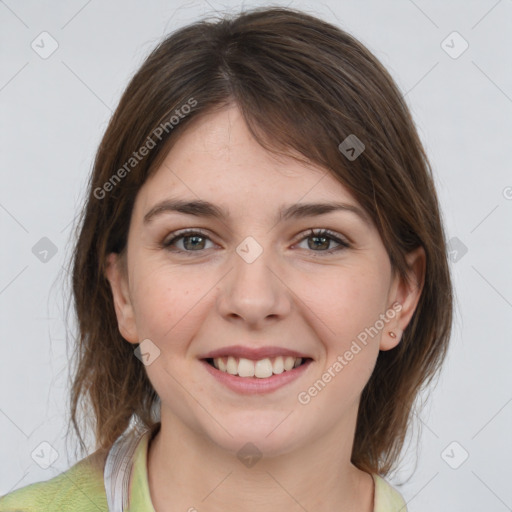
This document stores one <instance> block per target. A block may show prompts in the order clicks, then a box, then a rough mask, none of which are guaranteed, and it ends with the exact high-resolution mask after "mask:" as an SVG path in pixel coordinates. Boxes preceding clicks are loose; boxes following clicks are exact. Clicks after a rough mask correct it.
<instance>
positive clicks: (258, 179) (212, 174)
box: [136, 106, 357, 214]
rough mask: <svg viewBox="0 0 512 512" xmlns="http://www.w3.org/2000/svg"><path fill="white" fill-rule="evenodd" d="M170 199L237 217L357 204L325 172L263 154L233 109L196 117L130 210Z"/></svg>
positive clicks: (317, 168) (342, 187)
mask: <svg viewBox="0 0 512 512" xmlns="http://www.w3.org/2000/svg"><path fill="white" fill-rule="evenodd" d="M171 195H172V196H173V197H180V196H185V197H187V198H188V199H196V200H204V201H209V202H212V203H215V204H218V205H219V206H225V207H226V208H229V210H231V209H235V210H236V211H237V213H238V214H241V213H247V212H252V213H253V214H254V213H257V212H258V211H259V210H262V209H264V210H265V211H269V210H275V209H277V208H280V206H281V205H283V204H290V203H297V202H301V201H304V202H313V201H319V200H323V201H345V202H347V203H351V204H354V205H356V204H357V202H356V200H355V198H354V197H353V196H352V194H350V192H349V191H348V190H347V189H346V187H344V186H343V185H342V184H341V183H340V182H339V181H338V180H337V179H336V178H335V177H334V176H333V175H332V173H331V172H330V171H328V170H327V169H324V168H321V167H319V166H317V165H314V164H312V163H310V164H308V163H305V162H300V161H298V160H296V159H294V158H292V157H291V156H284V155H276V154H274V153H271V152H269V151H267V150H266V149H265V148H263V147H262V146H261V145H260V144H259V143H258V142H257V141H256V140H255V139H254V138H253V136H252V134H251V133H250V131H249V129H248V127H247V125H246V123H245V121H244V119H243V117H242V114H241V113H240V111H239V110H238V108H237V107H236V106H231V107H229V108H225V109H223V110H221V111H218V112H215V113H210V114H206V115H204V116H202V117H201V118H199V119H198V120H197V122H194V123H193V124H192V125H190V127H188V128H187V129H186V130H185V131H184V132H183V134H181V135H180V137H179V138H178V139H177V141H176V143H175V144H174V146H173V147H172V149H171V150H170V152H169V153H168V154H167V156H166V158H165V160H164V161H163V163H162V165H161V166H160V167H159V168H158V169H157V170H156V171H155V173H154V174H153V175H152V176H151V177H150V178H148V180H147V181H146V183H145V184H144V186H143V187H142V188H141V190H140V191H139V194H138V197H137V201H136V207H138V208H139V209H140V208H143V209H147V208H148V207H150V206H151V205H152V204H154V203H155V202H158V201H162V200H164V199H166V198H168V197H169V196H171Z"/></svg>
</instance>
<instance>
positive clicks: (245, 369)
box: [213, 356, 302, 379]
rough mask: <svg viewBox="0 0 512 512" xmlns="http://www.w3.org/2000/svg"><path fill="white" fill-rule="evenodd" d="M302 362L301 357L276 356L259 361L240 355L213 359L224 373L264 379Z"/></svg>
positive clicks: (215, 364) (291, 368) (214, 363)
mask: <svg viewBox="0 0 512 512" xmlns="http://www.w3.org/2000/svg"><path fill="white" fill-rule="evenodd" d="M301 364H302V358H301V357H292V356H286V357H284V356H277V357H275V358H272V359H270V358H268V357H267V358H265V359H260V360H259V361H252V360H251V359H245V358H244V357H240V358H239V359H237V358H235V357H233V356H229V357H228V358H225V357H216V358H215V359H214V360H213V366H215V368H217V369H218V370H220V371H221V372H224V373H229V374H231V375H238V376H239V377H257V378H258V379H266V378H268V377H271V376H272V375H279V374H280V373H283V372H284V371H290V370H293V369H294V368H297V366H300V365H301Z"/></svg>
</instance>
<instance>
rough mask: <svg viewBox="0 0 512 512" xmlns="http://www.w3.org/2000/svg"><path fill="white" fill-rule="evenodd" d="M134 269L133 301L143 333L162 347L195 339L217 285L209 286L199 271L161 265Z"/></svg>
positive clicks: (147, 264)
mask: <svg viewBox="0 0 512 512" xmlns="http://www.w3.org/2000/svg"><path fill="white" fill-rule="evenodd" d="M134 268H136V270H135V272H134V275H133V280H134V283H135V287H134V293H133V297H132V300H133V304H134V311H135V321H136V324H137V329H138V330H139V332H141V333H142V334H143V335H144V336H145V337H147V338H150V339H152V340H153V341H155V343H157V344H158V345H159V346H162V347H163V346H165V345H166V344H168V343H169V341H173V342H176V341H177V340H179V339H184V338H186V337H187V336H189V335H192V334H193V331H194V330H195V329H197V325H198V323H199V318H198V315H199V314H200V313H201V311H202V309H203V308H204V305H205V304H206V303H207V302H208V299H209V296H208V293H207V292H208V290H209V289H211V288H212V286H213V283H214V282H215V281H214V280H212V283H211V284H210V285H209V284H208V281H207V280H206V279H205V278H204V272H201V271H200V270H199V269H198V270H197V271H195V272H192V271H190V270H187V271H183V270H178V268H177V267H175V268H172V267H170V266H169V265H165V264H162V263H161V262H158V263H155V264H153V265H152V264H151V262H150V261H147V262H145V263H144V265H142V264H141V265H139V266H138V267H137V265H134Z"/></svg>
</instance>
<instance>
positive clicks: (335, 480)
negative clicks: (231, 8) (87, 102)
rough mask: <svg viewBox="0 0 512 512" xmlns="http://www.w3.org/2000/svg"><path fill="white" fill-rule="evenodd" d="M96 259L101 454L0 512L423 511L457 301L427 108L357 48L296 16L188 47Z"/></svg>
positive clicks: (108, 160)
mask: <svg viewBox="0 0 512 512" xmlns="http://www.w3.org/2000/svg"><path fill="white" fill-rule="evenodd" d="M73 257H74V260H73V291H74V300H75V308H76V312H77V318H78V326H79V330H80V337H79V345H78V347H77V352H76V356H77V371H76V376H75V380H74V385H73V389H72V409H71V412H72V421H73V425H74V427H75V429H76V431H77V433H78V435H79V437H80V435H81V434H80V427H79V421H78V420H79V413H80V411H81V409H80V407H81V406H85V405H87V404H89V406H90V409H89V415H90V416H89V417H90V418H92V419H93V426H94V429H95V434H96V439H97V450H96V451H95V452H94V453H93V454H92V455H90V456H89V457H86V458H84V459H83V460H81V461H80V462H79V463H77V464H76V465H75V466H73V467H72V468H70V469H69V470H68V471H66V472H64V473H62V474H60V475H58V476H57V477H55V478H53V479H51V480H49V481H48V482H40V483H37V484H32V485H30V486H27V487H25V488H22V489H19V490H17V491H15V492H13V493H11V494H10V495H7V496H6V497H4V498H2V499H0V510H13V509H15V508H17V509H23V510H40V509H44V510H65V509H67V510H92V509H93V508H94V507H95V508H97V509H98V510H107V509H109V510H112V511H117V510H137V511H146V510H147V511H151V510H156V511H158V512H167V511H171V510H172V511H175V510H189V511H193V510H199V511H201V510H212V511H213V510H221V509H222V510H234V509H237V510H250V511H258V512H259V511H268V510H281V509H282V508H283V507H286V508H288V509H292V510H315V511H321V510H325V511H328V510H329V511H331V510H354V511H355V510H357V511H359V512H361V511H363V512H371V511H375V512H388V511H395V510H406V506H405V501H404V500H403V498H402V496H401V495H400V493H399V492H398V491H397V490H396V489H394V488H393V487H392V486H391V485H390V484H389V483H388V482H386V480H385V479H384V476H385V475H386V474H388V473H389V472H390V470H391V469H392V468H393V467H395V466H396V464H397V462H398V457H399V455H400V451H401V448H402V445H403V441H404V438H405V435H406V433H407V428H408V425H409V422H410V418H411V408H412V405H413V403H414V400H415V398H416V396H417V394H418V392H419V390H420V389H421V388H422V386H424V385H426V384H427V383H428V382H429V381H430V380H431V379H432V377H433V376H434V375H435V373H436V372H437V371H438V369H439V368H440V365H441V363H442V361H443V359H444V356H445V353H446V350H447V345H448V340H449V335H450V327H451V319H452V289H451V281H450V275H449V270H448V263H447V257H446V247H445V236H444V231H443V226H442V223H441V217H440V212H439V205H438V200H437V196H436V192H435V188H434V184H433V179H432V174H431V170H430V166H429V164H428V160H427V157H426V155H425V153H424V150H423V148H422V145H421V143H420V140H419V138H418V135H417V132H416V129H415V127H414V124H413V121H412V119H411V116H410V113H409V111H408V109H407V106H406V105H405V103H404V101H403V99H402V97H401V95H400V92H399V90H398V88H397V86H396V84H395V83H394V82H393V80H392V78H391V77H390V75H389V74H388V72H387V71H386V70H385V69H384V68H383V66H382V65H381V64H380V63H379V61H378V60H377V59H376V58H375V56H373V55H372V54H371V53H370V52H369V51H368V50H367V49H366V48H365V47H364V46H363V45H362V44H361V43H359V42H358V41H357V40H355V39H354V38H353V37H352V36H350V35H349V34H347V33H345V32H344V31H342V30H340V29H339V28H337V27H335V26H333V25H331V24H329V23H326V22H324V21H321V20H319V19H317V18H314V17H312V16H310V15H307V14H305V13H302V12H300V11H296V10H291V9H285V8H269V9H256V10H253V11H249V12H245V13H243V14H241V15H239V16H238V17H236V18H234V19H228V18H225V19H221V20H219V21H217V22H206V21H202V22H198V23H194V24H192V25H190V26H187V27H185V28H182V29H180V30H178V31H177V32H175V33H173V34H171V35H170V36H169V37H168V38H167V39H166V40H165V41H163V42H162V43H161V44H160V45H159V46H158V47H157V48H156V49H155V50H154V51H153V52H152V53H151V55H150V56H149V57H148V58H147V60H146V61H145V62H144V64H143V65H142V67H141V68H140V70H139V71H138V72H137V74H136V75H135V76H134V77H133V79H132V81H131V82H130V84H129V86H128V88H127V89H126V91H125V93H124V95H123V97H122V98H121V101H120V103H119V106H118V108H117V110H116V112H115V113H114V115H113V117H112V119H111V121H110V124H109V126H108V128H107V131H106V133H105V135H104V138H103V140H102V142H101V144H100V147H99V150H98V153H97V156H96V161H95V165H94V171H93V174H92V177H91V181H90V186H89V194H88V199H87V204H86V206H85V209H84V212H83V218H82V222H81V230H80V234H79V238H78V241H77V243H76V248H75V251H74V255H73ZM85 412H87V410H85ZM80 440H81V442H82V447H84V445H83V441H82V438H81V437H80ZM92 504H94V507H93V505H92Z"/></svg>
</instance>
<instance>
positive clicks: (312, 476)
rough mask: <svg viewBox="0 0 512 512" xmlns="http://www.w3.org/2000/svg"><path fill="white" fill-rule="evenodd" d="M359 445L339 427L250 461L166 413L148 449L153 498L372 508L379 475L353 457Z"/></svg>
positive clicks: (257, 506)
mask: <svg viewBox="0 0 512 512" xmlns="http://www.w3.org/2000/svg"><path fill="white" fill-rule="evenodd" d="M162 414H164V413H163V411H162ZM351 448H352V438H350V439H347V438H346V437H345V438H343V437H342V436H340V433H339V432H332V433H328V434H327V435H324V436H321V438H320V439H318V440H317V441H316V442H313V443H309V444H308V445H307V446H302V447H300V448H298V449H296V450H294V451H291V452H289V453H286V454H282V455H278V456H274V457H262V458H261V459H259V460H258V461H257V462H256V463H254V464H253V465H251V464H250V461H247V465H245V464H243V463H242V462H241V460H239V458H238V457H237V455H236V454H232V453H229V452H226V451H225V450H224V449H222V448H221V447H219V446H218V445H216V444H214V443H212V441H211V440H210V439H208V438H206V437H204V436H201V435H198V434H197V433H196V432H192V431H191V430H190V429H188V428H187V427H186V426H185V425H183V424H182V423H181V422H179V421H178V420H177V419H176V418H175V417H172V416H170V417H169V416H168V417H164V416H162V427H161V428H160V430H159V431H158V433H157V434H156V435H155V437H154V438H153V439H152V441H151V442H150V445H149V452H148V481H149V489H150V493H151V500H152V502H153V506H154V508H155V510H156V511H157V512H170V511H176V510H184V511H190V512H194V510H199V511H200V510H210V511H217V510H222V511H224V512H231V511H235V510H236V511H237V512H238V511H239V510H241V509H242V510H244V509H248V508H250V510H251V512H269V511H274V510H275V511H278V510H290V511H291V510H293V511H297V512H303V511H304V510H308V511H312V510H315V511H317V512H324V511H325V512H328V511H329V512H332V511H333V510H339V511H343V512H355V511H357V512H372V511H373V504H374V483H373V478H372V476H371V475H370V474H368V473H365V472H363V471H361V470H359V469H358V468H356V467H355V466H354V465H353V464H352V463H351V462H350V454H351ZM305 461H307V463H305Z"/></svg>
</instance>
